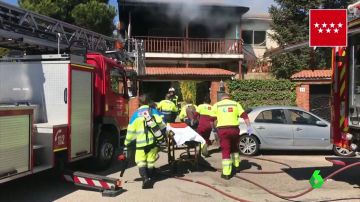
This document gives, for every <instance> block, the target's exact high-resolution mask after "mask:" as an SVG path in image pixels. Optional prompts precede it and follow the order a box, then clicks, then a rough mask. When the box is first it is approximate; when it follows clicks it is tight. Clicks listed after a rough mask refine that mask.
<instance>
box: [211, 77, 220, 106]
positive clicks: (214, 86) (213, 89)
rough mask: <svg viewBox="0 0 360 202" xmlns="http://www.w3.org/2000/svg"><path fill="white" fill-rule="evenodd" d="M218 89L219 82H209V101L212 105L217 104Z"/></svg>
mask: <svg viewBox="0 0 360 202" xmlns="http://www.w3.org/2000/svg"><path fill="white" fill-rule="evenodd" d="M219 87H220V81H212V82H211V87H210V99H211V104H212V105H213V104H215V103H216V102H217V91H218V90H219Z"/></svg>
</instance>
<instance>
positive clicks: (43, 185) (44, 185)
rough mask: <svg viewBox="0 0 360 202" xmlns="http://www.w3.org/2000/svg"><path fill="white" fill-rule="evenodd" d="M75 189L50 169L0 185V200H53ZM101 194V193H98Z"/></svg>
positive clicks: (39, 201) (7, 201) (8, 201)
mask: <svg viewBox="0 0 360 202" xmlns="http://www.w3.org/2000/svg"><path fill="white" fill-rule="evenodd" d="M76 190H77V187H75V185H73V184H71V183H68V182H65V180H63V179H62V176H59V175H55V174H54V172H53V171H52V170H49V171H45V172H42V173H38V174H35V175H31V176H27V177H23V178H20V179H17V180H14V181H11V182H8V183H4V184H1V185H0V200H1V201H6V202H11V201H37V202H42V201H54V200H57V199H59V198H62V197H64V196H66V195H68V194H70V193H72V192H74V191H76ZM99 194H101V193H99Z"/></svg>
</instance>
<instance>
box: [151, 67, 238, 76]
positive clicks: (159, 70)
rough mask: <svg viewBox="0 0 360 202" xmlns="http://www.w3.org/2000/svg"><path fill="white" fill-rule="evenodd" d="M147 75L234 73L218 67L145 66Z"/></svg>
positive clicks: (213, 74) (222, 74)
mask: <svg viewBox="0 0 360 202" xmlns="http://www.w3.org/2000/svg"><path fill="white" fill-rule="evenodd" d="M146 75H148V76H165V75H167V76H176V75H179V76H180V75H181V76H228V77H231V76H235V73H234V72H232V71H229V70H225V69H220V68H194V67H188V68H185V67H181V68H177V67H146Z"/></svg>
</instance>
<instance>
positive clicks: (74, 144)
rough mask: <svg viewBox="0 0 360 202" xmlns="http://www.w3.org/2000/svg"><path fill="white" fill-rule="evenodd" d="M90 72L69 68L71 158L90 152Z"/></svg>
mask: <svg viewBox="0 0 360 202" xmlns="http://www.w3.org/2000/svg"><path fill="white" fill-rule="evenodd" d="M92 89H93V88H92V73H91V72H87V71H80V70H74V69H72V70H71V97H70V102H71V129H70V131H71V132H70V140H71V158H72V159H73V158H77V157H80V156H83V155H86V154H89V153H90V152H91V133H92V130H91V127H92V110H93V107H92V103H93V101H92Z"/></svg>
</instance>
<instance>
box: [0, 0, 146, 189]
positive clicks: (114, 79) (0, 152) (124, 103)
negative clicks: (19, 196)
mask: <svg viewBox="0 0 360 202" xmlns="http://www.w3.org/2000/svg"><path fill="white" fill-rule="evenodd" d="M115 42H116V40H115V39H113V38H111V37H107V36H103V35H100V34H98V33H95V32H92V31H89V30H85V29H82V28H80V27H76V26H74V25H70V24H68V23H65V22H61V21H58V20H55V19H52V18H49V17H46V16H42V15H39V14H36V13H33V12H30V11H27V10H24V9H20V8H17V7H14V6H11V5H8V4H6V3H3V2H0V46H1V47H5V48H9V49H12V50H20V51H21V54H10V56H7V57H3V58H2V59H1V60H0V183H3V182H6V181H10V180H13V179H16V178H19V177H22V176H25V175H30V174H33V173H38V172H40V171H43V170H47V169H50V168H53V167H55V166H56V165H57V164H58V163H64V162H68V163H71V162H75V161H79V160H81V159H85V158H90V157H93V158H94V159H96V161H97V162H96V163H95V164H94V165H96V166H99V167H101V168H106V167H108V166H109V165H110V163H111V161H112V159H113V156H114V153H115V149H117V148H118V147H119V145H120V141H121V136H120V135H121V134H122V133H124V131H125V130H126V127H127V125H128V112H129V105H128V101H129V96H128V87H127V83H128V79H127V76H126V70H125V69H124V67H123V66H122V64H121V63H122V62H123V61H125V60H129V59H130V61H131V59H132V56H131V54H127V52H126V51H124V50H118V51H117V52H114V51H112V50H113V47H114V45H115ZM129 47H130V46H129ZM109 51H110V52H111V57H107V56H106V55H107V54H106V53H107V52H109ZM74 53H76V54H74ZM133 53H135V52H133ZM114 55H116V56H117V57H115V56H114ZM133 55H139V54H133ZM108 56H109V55H108ZM135 59H136V58H135ZM137 63H139V62H137Z"/></svg>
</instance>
